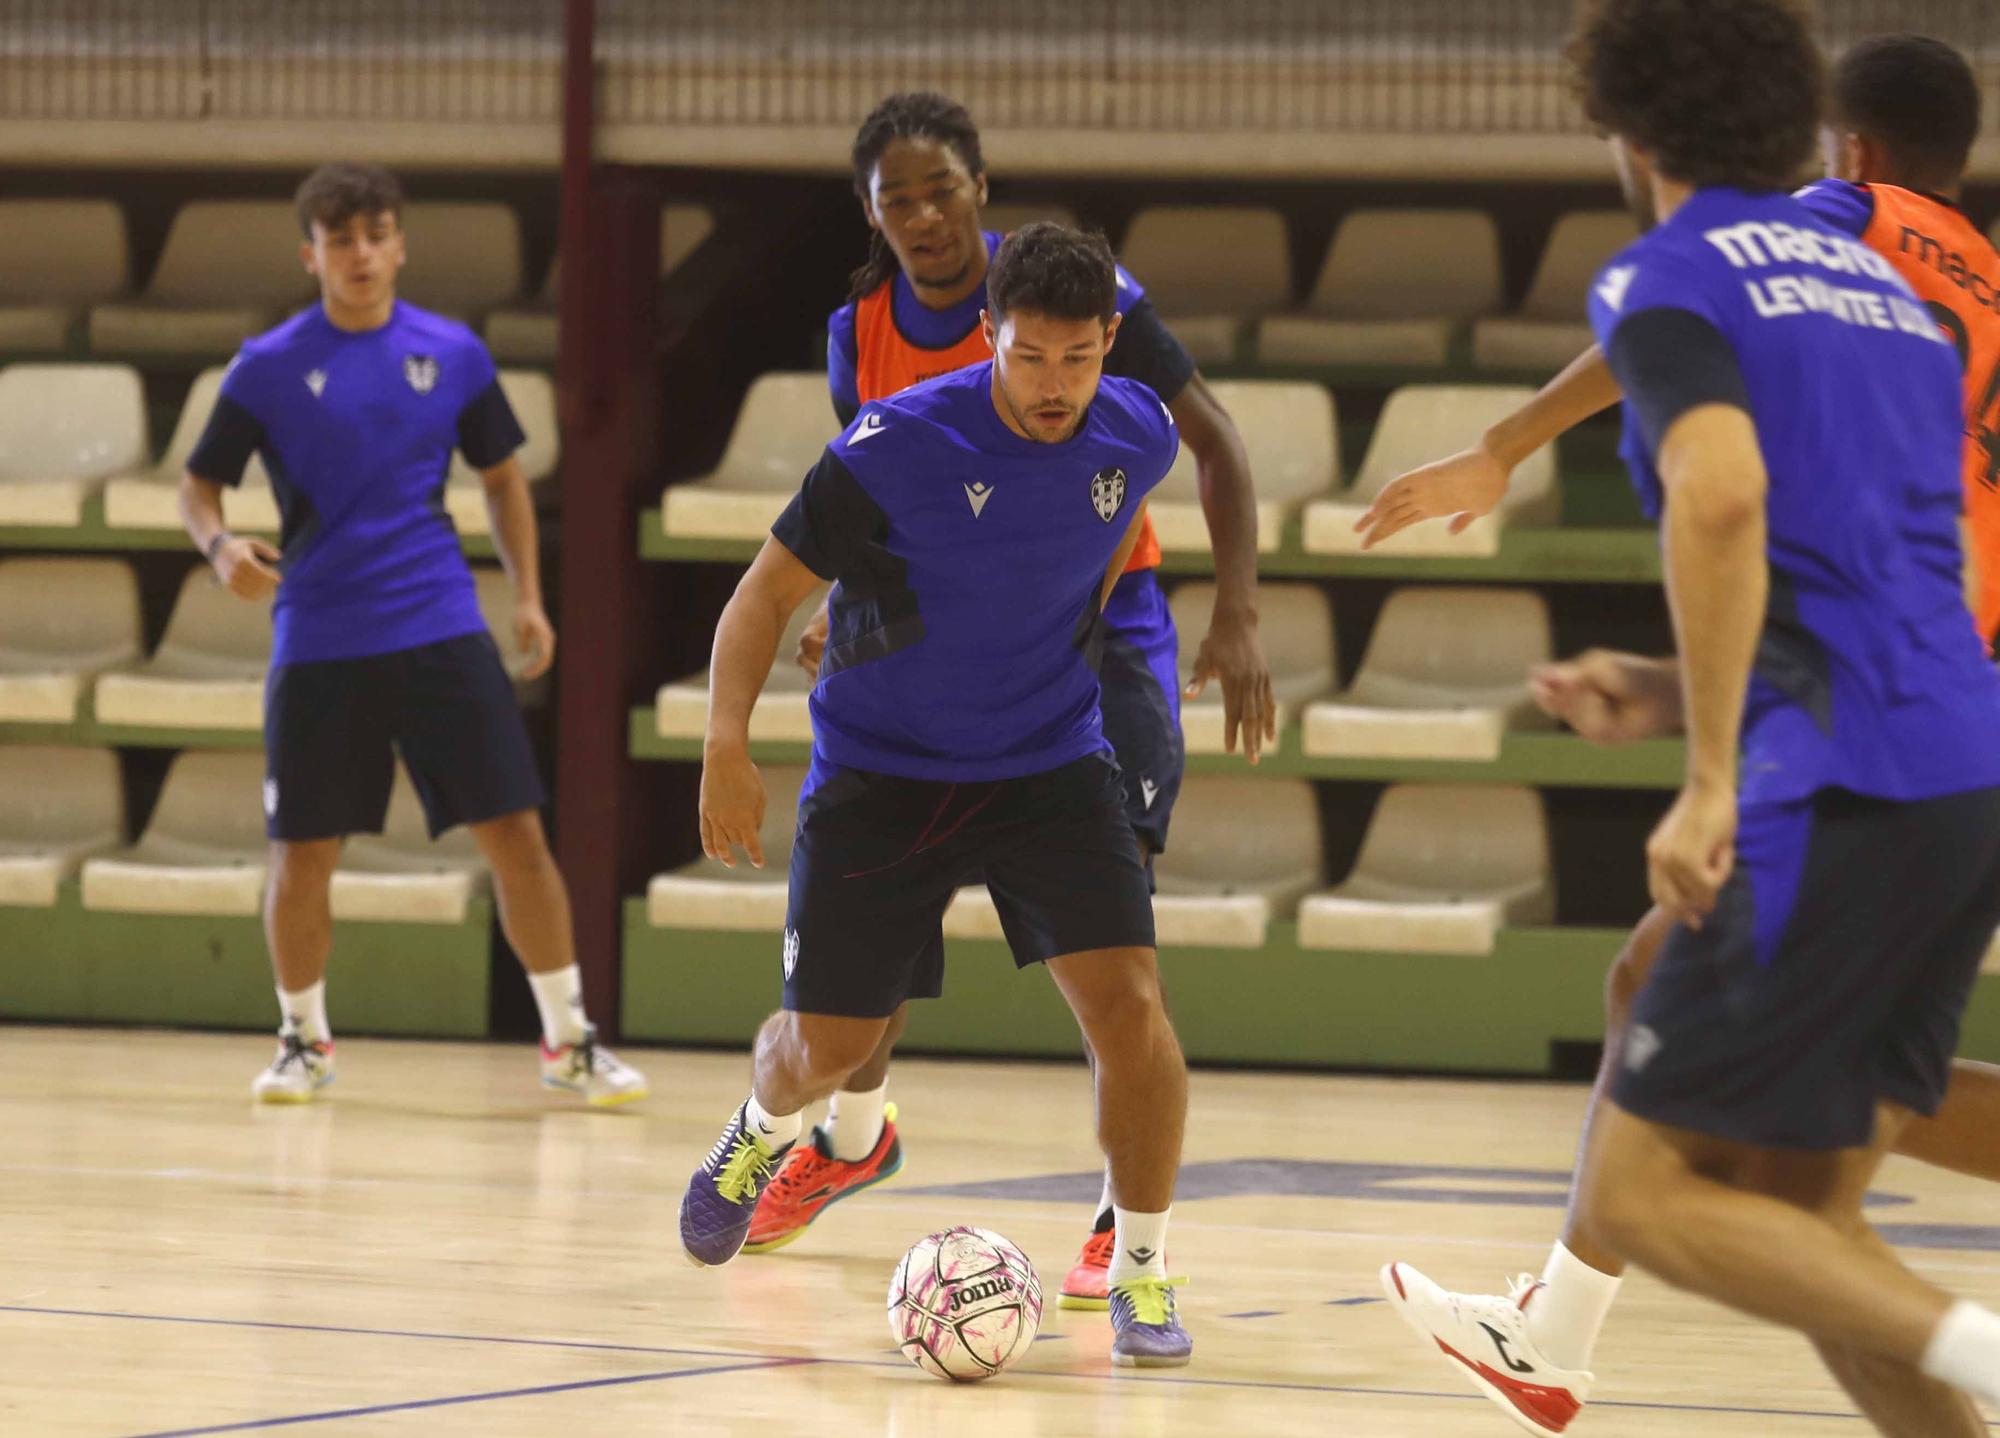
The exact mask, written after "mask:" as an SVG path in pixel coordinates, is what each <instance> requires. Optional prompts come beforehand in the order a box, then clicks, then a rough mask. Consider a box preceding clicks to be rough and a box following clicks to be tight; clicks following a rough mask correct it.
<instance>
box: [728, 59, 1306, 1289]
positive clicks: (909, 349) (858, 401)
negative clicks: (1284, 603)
mask: <svg viewBox="0 0 2000 1438" xmlns="http://www.w3.org/2000/svg"><path fill="white" fill-rule="evenodd" d="M852 158H853V162H854V188H855V193H856V195H857V196H858V197H859V199H860V201H861V210H862V215H863V217H864V218H865V219H866V220H867V222H868V226H869V229H870V230H871V231H872V234H871V236H870V248H869V257H868V263H867V264H866V265H864V266H863V267H862V268H861V269H860V270H859V271H857V272H856V274H855V276H854V283H853V286H852V290H851V293H850V295H849V298H848V302H847V303H846V304H844V305H842V306H841V307H840V308H839V309H838V310H836V311H835V312H834V314H833V316H832V318H831V319H830V320H829V322H828V326H827V329H828V336H827V340H828V342H827V378H828V382H829V385H830V386H831V388H832V391H833V402H834V409H835V411H836V412H837V413H838V415H839V417H840V421H841V423H842V424H843V425H844V424H848V423H851V422H852V421H853V419H854V417H855V415H856V414H857V413H858V412H859V410H860V409H861V406H862V405H864V404H866V403H868V402H870V401H873V400H879V399H884V398H886V397H888V396H890V395H893V394H896V393H898V392H899V391H901V390H903V389H906V388H908V387H909V386H911V385H914V384H920V383H922V382H924V381H926V380H930V379H935V378H937V377H938V376H940V375H944V374H949V373H951V372H952V371H954V370H958V369H962V368H964V367H965V366H966V365H970V364H977V363H980V362H982V361H985V360H987V359H990V358H991V357H992V351H991V350H990V349H989V348H988V346H987V343H986V339H985V336H984V333H983V332H982V329H981V325H980V312H981V310H982V308H983V297H984V294H985V285H986V270H987V264H988V261H989V260H990V259H991V257H992V255H993V253H994V251H995V250H997V249H998V248H999V245H1000V241H1001V239H1002V236H1001V235H999V234H997V233H994V232H992V231H988V230H986V229H985V228H984V227H983V226H982V225H981V223H980V209H981V207H982V206H983V205H984V204H985V203H986V165H985V161H984V159H983V158H982V157H981V154H980V145H979V131H978V129H977V128H976V127H975V126H974V124H973V122H972V117H971V116H970V115H969V114H967V113H966V110H965V108H964V107H963V106H962V105H959V104H958V103H956V102H955V101H953V100H951V99H949V98H947V97H945V96H943V95H936V94H927V93H915V94H902V95H891V96H890V97H889V98H887V99H885V100H884V101H882V102H881V104H879V105H877V106H876V107H875V109H874V111H873V112H872V113H871V114H870V115H869V116H868V118H867V119H866V120H865V121H864V122H863V123H862V126H861V129H860V131H859V133H858V134H857V135H856V136H855V141H854V149H853V156H852ZM1111 335H1112V343H1111V349H1110V353H1109V354H1108V355H1106V357H1105V359H1104V372H1105V373H1106V374H1107V375H1117V376H1121V377H1123V378H1126V379H1132V380H1137V381H1139V382H1140V383H1141V384H1144V385H1145V386H1147V387H1148V388H1149V389H1151V390H1152V391H1153V393H1154V394H1156V395H1158V396H1159V398H1160V401H1161V403H1162V404H1164V405H1165V406H1166V407H1167V409H1168V410H1169V411H1170V412H1171V414H1172V416H1173V420H1174V424H1175V426H1176V427H1177V428H1178V429H1179V431H1180V434H1181V438H1182V441H1183V442H1184V443H1185V444H1186V445H1187V447H1188V449H1189V450H1190V451H1191V452H1192V454H1193V457H1194V460H1195V464H1196V467H1197V471H1198V474H1199V482H1200V487H1201V497H1202V509H1203V512H1204V514H1205V515H1206V517H1207V520H1208V527H1209V539H1210V544H1211V547H1212V548H1213V550H1214V553H1215V582H1216V600H1215V608H1214V611H1213V613H1212V614H1211V616H1210V619H1209V629H1208V635H1207V637H1206V638H1205V639H1204V640H1203V641H1202V644H1201V648H1200V651H1199V653H1198V654H1197V656H1196V659H1195V665H1194V673H1193V676H1192V682H1191V683H1189V684H1188V685H1187V688H1186V691H1185V692H1186V694H1187V695H1189V696H1192V695H1194V694H1196V693H1199V692H1200V691H1201V689H1202V688H1203V687H1204V686H1205V685H1206V684H1207V683H1208V682H1209V681H1210V680H1211V679H1213V680H1215V681H1217V682H1218V683H1220V685H1221V686H1222V693H1223V701H1224V715H1225V742H1226V743H1227V745H1228V747H1229V748H1230V749H1231V750H1232V751H1233V750H1234V749H1235V747H1236V741H1237V738H1238V736H1239V735H1240V737H1241V739H1242V744H1243V751H1244V754H1245V756H1246V757H1247V758H1248V759H1249V760H1250V761H1251V762H1252V763H1255V762H1256V759H1257V756H1258V753H1259V751H1260V750H1261V748H1262V747H1263V745H1264V744H1265V743H1266V742H1267V741H1269V740H1272V739H1275V738H1276V735H1277V728H1276V705H1275V699H1274V696H1273V694H1272V690H1271V676H1270V670H1269V668H1268V666H1267V665H1266V664H1265V661H1264V653H1263V648H1262V646H1261V644H1260V642H1259V640H1258V635H1257V603H1256V586H1257V518H1256V502H1255V498H1254V496H1253V494H1252V490H1251V484H1250V466H1249V461H1248V459H1247V457H1246V456H1245V454H1244V451H1243V443H1242V440H1241V438H1240V437H1239V436H1238V435H1237V432H1236V428H1235V426H1234V425H1233V424H1232V423H1231V422H1230V419H1229V416H1228V415H1227V414H1226V413H1225V412H1224V411H1223V409H1222V407H1221V406H1220V405H1219V404H1218V403H1217V402H1216V399H1215V396H1214V394H1213V393H1212V392H1211V391H1210V390H1209V388H1208V386H1207V385H1206V384H1204V383H1203V382H1202V378H1201V376H1200V374H1199V373H1198V372H1197V371H1196V368H1195V363H1194V360H1193V359H1192V358H1191V357H1190V356H1189V354H1188V352H1187V351H1186V350H1185V349H1184V348H1182V346H1181V345H1180V343H1179V341H1177V340H1176V339H1175V338H1174V337H1173V335H1172V334H1170V333H1168V331H1167V328H1166V326H1165V325H1164V324H1162V323H1161V321H1160V317H1159V315H1158V314H1157V313H1156V312H1155V311H1154V309H1153V305H1152V302H1151V301H1150V300H1148V299H1147V298H1146V292H1145V290H1144V288H1143V287H1142V286H1141V285H1140V284H1139V282H1138V281H1137V280H1136V279H1134V278H1133V277H1132V276H1131V275H1130V274H1128V273H1126V271H1125V270H1124V269H1123V268H1120V269H1119V270H1118V298H1117V318H1116V319H1115V320H1114V321H1113V324H1112V328H1111ZM1046 362H1047V363H1049V364H1051V365H1055V364H1061V363H1065V362H1067V361H1066V360H1064V359H1062V358H1059V357H1056V356H1049V357H1048V358H1047V361H1046ZM985 499H986V496H985V495H982V494H975V493H973V492H972V491H971V490H970V489H968V490H967V492H966V496H965V501H964V502H965V503H966V504H967V505H968V506H969V507H970V509H971V512H972V513H973V514H974V515H975V516H976V515H977V514H978V513H979V511H980V507H981V505H982V504H983V503H984V502H985ZM1159 563H1160V546H1159V541H1158V540H1157V539H1156V538H1155V537H1154V534H1153V528H1152V525H1151V523H1150V522H1148V523H1146V525H1145V527H1144V529H1143V531H1142V533H1141V535H1140V539H1139V544H1138V548H1137V549H1136V550H1135V551H1134V552H1133V555H1132V559H1131V562H1130V564H1129V566H1128V567H1127V569H1126V572H1125V574H1124V576H1123V578H1121V579H1120V580H1119V582H1118V584H1117V585H1116V586H1115V587H1114V589H1113V590H1112V593H1111V597H1110V599H1109V601H1108V602H1107V603H1106V604H1105V607H1104V632H1103V658H1102V664H1101V667H1100V670H1099V680H1100V683H1101V686H1102V695H1101V703H1102V706H1103V713H1104V737H1105V740H1106V742H1107V743H1108V744H1109V745H1110V746H1111V748H1112V749H1113V751H1114V752H1115V753H1116V754H1117V757H1118V764H1119V768H1120V769H1121V770H1122V771H1123V774H1124V784H1125V796H1126V812H1127V814H1128V816H1129V817H1130V819H1131V821H1132V826H1133V828H1134V829H1135V830H1136V831H1137V833H1138V835H1139V839H1140V843H1141V845H1142V847H1143V848H1144V850H1145V851H1146V853H1147V856H1148V862H1149V864H1150V861H1151V856H1152V855H1154V854H1157V853H1159V852H1161V851H1162V850H1163V849H1165V847H1166V843H1167V823H1168V819H1169V817H1170V815H1171V814H1172V812H1173V806H1174V799H1175V796H1176V795H1177V794H1178V792H1179V790H1180V781H1181V770H1182V764H1183V759H1184V755H1183V751H1182V745H1181V734H1180V700H1181V697H1182V693H1183V690H1182V687H1181V682H1180V677H1179V675H1178V672H1177V666H1178V650H1179V640H1178V637H1177V636H1176V635H1175V633H1174V624H1173V619H1172V617H1171V616H1170V615H1169V614H1168V611H1167V602H1166V595H1165V593H1164V592H1163V591H1162V589H1161V587H1160V584H1159V581H1158V579H1157V577H1156V574H1155V571H1156V570H1157V568H1158V566H1159ZM825 637H826V610H825V609H824V608H822V609H821V611H820V613H819V615H818V616H817V617H816V618H815V619H814V621H813V624H812V626H811V628H810V629H809V630H808V631H807V634H806V638H805V641H804V643H803V644H802V645H801V650H800V654H799V662H800V663H801V664H802V665H803V666H804V667H805V668H806V670H807V671H808V672H809V673H817V672H818V668H819V656H820V652H821V648H822V646H823V644H824V642H825ZM902 1027H903V1015H902V1014H901V1013H898V1014H897V1015H896V1016H895V1018H894V1019H893V1020H892V1021H891V1023H890V1026H889V1031H888V1034H887V1035H886V1036H885V1037H884V1039H883V1041H882V1045H881V1048H880V1050H879V1051H878V1052H877V1054H876V1056H875V1058H874V1059H873V1060H872V1061H871V1062H870V1063H869V1064H867V1065H865V1066H864V1067H863V1068H861V1069H860V1070H858V1071H857V1072H856V1073H855V1074H854V1076H853V1077H852V1078H850V1079H849V1081H848V1087H847V1088H846V1089H845V1090H843V1091H841V1092H840V1093H837V1094H835V1095H834V1098H833V1101H832V1103H831V1105H830V1107H829V1109H828V1114H827V1121H826V1123H825V1124H824V1125H823V1126H821V1127H820V1128H818V1129H815V1130H814V1131H813V1134H812V1140H811V1142H809V1143H801V1144H799V1145H798V1146H797V1147H796V1148H795V1149H794V1150H793V1151H792V1155H791V1157H790V1158H789V1160H788V1161H787V1163H786V1166H785V1167H784V1169H782V1170H781V1171H780V1172H779V1174H778V1176H777V1178H776V1179H775V1180H774V1181H773V1183H772V1185H771V1187H770V1188H769V1189H767V1190H766V1191H765V1192H764V1194H763V1196H762V1198H761V1199H760V1200H759V1203H758V1207H757V1211H756V1214H755V1217H754V1218H753V1220H752V1222H751V1227H750V1235H749V1240H748V1242H747V1243H746V1244H745V1245H744V1251H745V1252H747V1253H759V1252H767V1251H769V1250H771V1249H774V1248H778V1247H781V1246H782V1245H784V1244H786V1243H789V1242H791V1241H792V1240H794V1239H796V1238H797V1237H798V1236H799V1235H800V1234H801V1233H802V1232H803V1231H804V1230H805V1228H806V1226H807V1225H808V1224H810V1223H811V1222H812V1221H813V1220H814V1219H815V1218H817V1217H818V1216H819V1214H820V1213H822V1212H824V1211H825V1209H826V1207H827V1206H828V1205H829V1204H832V1203H834V1202H836V1201H838V1200H839V1199H841V1198H843V1197H846V1196H847V1195H849V1194H852V1193H856V1192H859V1191H861V1190H862V1189H864V1188H867V1187H868V1186H870V1185H871V1184H874V1183H878V1182H880V1181H881V1180H883V1179H884V1178H887V1177H888V1176H889V1175H890V1174H892V1173H894V1172H895V1171H896V1169H897V1168H898V1167H899V1166H900V1165H901V1163H902V1147H901V1141H900V1139H899V1138H898V1136H897V1132H896V1125H895V1113H894V1110H893V1109H892V1108H889V1107H888V1106H887V1105H885V1103H884V1101H883V1088H884V1085H885V1083H886V1078H887V1074H888V1066H889V1055H890V1052H891V1050H892V1049H893V1047H894V1044H895V1041H896V1038H897V1036H898V1035H899V1034H900V1033H901V1031H902ZM1112 1199H1113V1195H1112V1191H1111V1183H1110V1179H1109V1177H1108V1176H1107V1178H1106V1180H1105V1186H1104V1189H1103V1192H1102V1195H1101V1197H1100V1199H1099V1203H1098V1206H1097V1208H1096V1210H1095V1211H1094V1221H1093V1223H1092V1225H1091V1234H1090V1237H1089V1238H1088V1240H1087V1241H1086V1242H1085V1244H1084V1248H1083V1253H1082V1255H1081V1256H1080V1258H1079V1259H1078V1261H1077V1263H1076V1265H1075V1266H1074V1267H1073V1268H1072V1270H1071V1272H1070V1274H1069V1277H1068V1279H1067V1280H1066V1281H1065V1282H1064V1284H1063V1287H1062V1293H1061V1297H1060V1300H1059V1301H1060V1303H1061V1304H1062V1306H1063V1307H1066V1308H1092V1309H1102V1308H1104V1307H1105V1306H1106V1304H1107V1287H1108V1280H1109V1277H1110V1273H1111V1269H1112V1267H1113V1266H1114V1258H1115V1255H1114V1253H1113V1248H1114V1247H1115V1245H1114V1242H1113V1227H1114V1224H1113V1217H1114V1215H1113V1202H1112Z"/></svg>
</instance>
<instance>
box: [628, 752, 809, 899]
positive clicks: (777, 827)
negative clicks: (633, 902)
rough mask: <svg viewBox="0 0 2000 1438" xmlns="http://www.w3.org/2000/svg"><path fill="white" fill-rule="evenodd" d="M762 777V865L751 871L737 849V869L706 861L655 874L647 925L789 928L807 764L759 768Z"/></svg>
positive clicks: (649, 890)
mask: <svg viewBox="0 0 2000 1438" xmlns="http://www.w3.org/2000/svg"><path fill="white" fill-rule="evenodd" d="M759 768H760V772H761V773H762V774H763V776H764V795H765V802H764V825H763V827H762V828H761V829H759V830H758V831H757V837H758V839H759V841H760V842H761V843H762V844H763V846H764V867H763V868H761V869H753V868H751V867H750V864H749V861H748V860H746V859H744V858H743V856H742V853H741V851H740V850H739V851H738V853H737V856H736V867H735V868H733V869H726V868H724V867H723V866H722V865H721V864H719V863H717V862H716V861H715V860H713V859H710V858H707V857H703V858H699V859H696V860H695V861H694V862H693V863H692V864H686V865H683V866H682V867H681V868H678V869H676V870H674V871H673V872H672V873H670V874H656V875H654V876H653V881H652V883H650V884H648V885H647V886H646V922H648V923H649V924H651V925H653V927H655V928H659V929H753V930H768V931H769V932H771V933H774V934H775V933H778V932H780V931H782V930H783V929H784V927H785V888H786V884H785V880H786V874H787V871H788V869H789V866H790V864H791V862H792V835H793V833H794V832H795V831H796V829H797V828H798V814H799V788H800V786H801V785H803V784H804V783H805V780H806V771H805V769H804V767H803V766H798V767H787V766H784V765H778V764H765V765H761V766H759Z"/></svg>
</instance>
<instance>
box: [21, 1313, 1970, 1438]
mask: <svg viewBox="0 0 2000 1438" xmlns="http://www.w3.org/2000/svg"><path fill="white" fill-rule="evenodd" d="M0 1313H27V1314H38V1315H45V1316H49V1317H56V1318H115V1319H123V1320H127V1321H131V1322H138V1323H185V1324H192V1325H196V1326H201V1327H212V1328H261V1329H276V1330H280V1331H284V1332H293V1333H337V1334H349V1335H353V1336H356V1337H363V1338H415V1339H422V1340H425V1341H428V1342H438V1343H494V1344H502V1345H512V1346H519V1347H526V1348H569V1349H578V1350H581V1351H585V1352H602V1353H651V1354H664V1355H669V1356H676V1357H694V1358H727V1359H735V1360H739V1361H741V1362H742V1363H744V1364H746V1365H748V1366H755V1367H778V1366H804V1365H807V1364H811V1365H816V1366H819V1367H826V1368H896V1369H902V1368H907V1367H908V1366H909V1365H908V1364H907V1363H906V1362H904V1361H902V1360H901V1358H900V1356H899V1357H898V1359H896V1360H894V1361H889V1360H884V1359H875V1358H805V1357H797V1356H792V1357H786V1356H783V1355H779V1354H771V1353H744V1352H741V1351H740V1350H739V1351H733V1352H732V1351H729V1350H725V1349H715V1348H654V1347H648V1346H646V1345H643V1344H637V1343H591V1342H585V1341H581V1340H578V1341H571V1340H568V1339H559V1338H508V1337H504V1336H499V1335H494V1334H480V1333H430V1332H424V1331H422V1330H420V1329H407V1328H347V1327H340V1326H337V1325H333V1324H324V1323H275V1322H270V1321H266V1320H261V1319H241V1318H196V1317H190V1316H187V1315H183V1314H174V1313H112V1312H108V1311H104V1310H98V1309H86V1308H37V1307H28V1306H26V1305H22V1304H0ZM703 1371H717V1370H703ZM680 1372H682V1373H685V1374H687V1375H688V1376H693V1372H694V1370H686V1369H683V1370H680ZM665 1376H666V1377H669V1378H671V1377H673V1376H675V1375H674V1374H672V1373H669V1374H667V1375H665ZM1035 1378H1057V1379H1082V1380H1086V1381H1090V1382H1098V1383H1149V1384H1170V1385H1174V1386H1177V1387H1183V1388H1235V1389H1250V1390H1258V1391H1269V1392H1276V1393H1329V1394H1344V1395H1348V1396H1351V1397H1361V1398H1425V1399H1433V1400H1438V1399H1441V1400H1444V1401H1446V1402H1453V1403H1457V1402H1466V1403H1484V1402H1487V1401H1488V1400H1487V1399H1485V1398H1482V1397H1481V1396H1480V1395H1479V1394H1477V1393H1467V1392H1463V1391H1459V1392H1451V1393H1440V1392H1436V1391H1433V1390H1430V1389H1422V1388H1363V1387H1359V1386H1353V1385H1344V1384H1329V1383H1281V1382H1274V1381H1271V1380H1260V1379H1247V1378H1178V1377H1172V1378H1170V1377H1167V1376H1166V1375H1164V1374H1158V1373H1154V1374H1148V1375H1147V1376H1146V1377H1143V1378H1140V1377H1136V1376H1126V1375H1124V1374H1120V1373H1063V1372H1047V1371H1042V1372H1036V1371H1034V1370H1028V1369H1023V1370H1019V1371H1017V1372H1016V1373H1015V1375H1014V1381H1016V1382H1019V1381H1021V1380H1024V1379H1035ZM596 1381H597V1383H598V1384H600V1385H601V1384H603V1383H607V1382H616V1381H618V1380H614V1379H600V1380H596ZM631 1381H637V1380H631ZM570 1386H572V1387H578V1386H591V1385H570ZM432 1401H434V1402H435V1401H439V1400H432ZM457 1401H461V1402H464V1401H470V1400H464V1399H461V1400H457ZM1590 1406H1591V1407H1593V1408H1617V1409H1623V1410H1628V1411H1632V1412H1639V1413H1714V1414H1724V1415H1735V1416H1740V1417H1751V1418H1833V1419H1840V1420H1843V1421H1847V1422H1860V1421H1863V1420H1862V1416H1861V1414H1859V1413H1853V1412H1840V1411H1837V1410H1833V1409H1826V1408H1750V1407H1739V1406H1730V1405H1727V1404H1709V1403H1648V1402H1642V1401H1639V1400H1635V1399H1623V1398H1598V1399H1594V1400H1592V1402H1591V1405H1590ZM337 1416H345V1415H337ZM284 1421H287V1422H296V1421H300V1420H296V1419H287V1420H284ZM1988 1426H1989V1427H1990V1426H1992V1425H1991V1424H1989V1425H1988ZM229 1431H232V1430H230V1429H218V1428H200V1429H191V1430H187V1433H185V1434H144V1435H140V1438H190V1435H192V1434H196V1433H219V1432H229Z"/></svg>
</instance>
